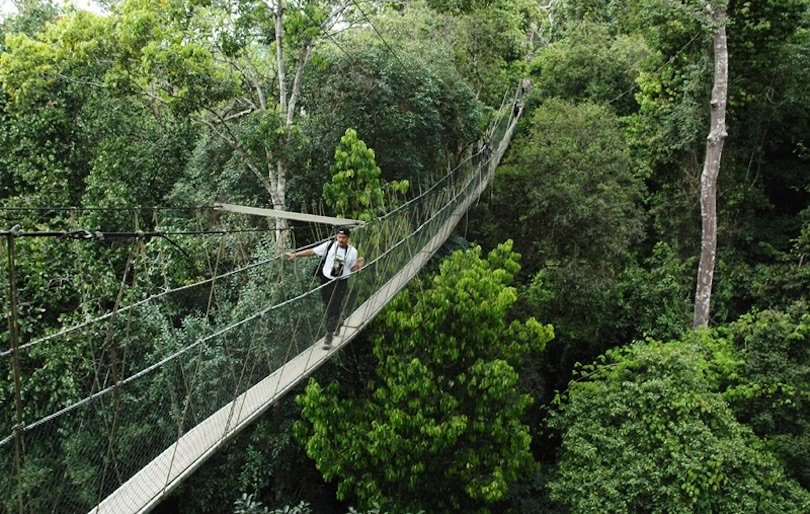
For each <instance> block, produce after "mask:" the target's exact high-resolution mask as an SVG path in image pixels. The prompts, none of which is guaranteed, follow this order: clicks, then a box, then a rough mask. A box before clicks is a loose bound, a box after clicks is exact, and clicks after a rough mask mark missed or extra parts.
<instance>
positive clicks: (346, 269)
mask: <svg viewBox="0 0 810 514" xmlns="http://www.w3.org/2000/svg"><path fill="white" fill-rule="evenodd" d="M330 243H331V244H332V248H329V244H330ZM327 248H329V255H327V256H326V260H325V261H324V263H323V276H324V277H326V278H328V279H333V278H338V277H348V276H349V275H350V274H351V272H352V266H354V263H355V262H357V248H355V247H353V246H351V245H349V246H348V248H341V247H340V246H338V244H337V241H326V242H324V243H321V244H320V245H318V246H316V247H315V248H313V250H314V251H315V255H317V256H318V257H323V255H324V254H325V253H326V250H327ZM334 271H340V274H339V275H337V274H333V272H334Z"/></svg>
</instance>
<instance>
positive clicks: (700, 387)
mask: <svg viewBox="0 0 810 514" xmlns="http://www.w3.org/2000/svg"><path fill="white" fill-rule="evenodd" d="M709 358H710V357H709V356H707V355H706V354H705V353H704V350H702V349H701V347H699V346H695V345H691V344H685V343H682V342H674V343H669V344H661V343H657V342H645V343H636V344H634V345H631V346H628V347H625V348H622V349H619V350H614V351H610V352H608V354H607V355H606V357H602V358H600V359H599V360H598V361H597V362H596V363H594V364H593V365H589V366H584V367H582V369H581V371H580V378H579V379H578V380H576V381H573V382H571V384H570V388H569V390H568V391H567V392H566V393H565V394H564V395H563V397H561V398H560V401H561V403H560V409H559V410H558V411H556V412H554V413H553V414H552V416H551V417H550V421H549V426H550V427H551V428H553V429H555V430H557V431H559V432H560V433H561V434H562V453H561V455H560V459H559V468H558V471H557V476H556V478H555V479H554V480H553V481H552V483H551V484H550V490H551V494H552V498H554V499H556V500H557V501H559V502H561V503H563V504H565V505H567V506H568V507H569V509H570V511H571V512H572V513H577V512H594V511H599V512H640V511H644V512H684V513H686V512H690V513H691V512H707V513H708V512H740V511H745V512H796V513H798V512H805V511H806V510H807V508H808V506H810V494H809V493H808V492H807V491H806V490H804V489H802V488H801V487H800V486H798V484H796V483H795V482H793V481H792V480H789V479H787V478H786V477H785V476H784V473H783V471H782V468H781V465H780V464H779V463H778V462H777V461H776V460H775V459H774V458H773V457H772V456H771V455H770V454H768V453H767V452H766V451H764V449H763V447H762V444H761V443H760V442H759V440H758V439H757V438H756V437H755V436H754V435H753V434H752V433H751V432H750V431H749V430H748V429H747V428H745V427H744V426H743V425H741V424H740V423H739V422H738V421H737V420H736V419H735V418H734V416H733V414H732V412H731V410H730V409H729V407H728V405H727V404H726V402H725V401H724V400H723V397H722V395H721V393H719V392H717V390H716V388H715V387H716V381H715V380H710V377H712V376H715V374H714V373H713V372H712V371H711V370H712V369H713V368H712V366H711V365H710V362H711V361H710V360H709ZM732 369H733V365H732Z"/></svg>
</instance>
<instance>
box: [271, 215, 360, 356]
mask: <svg viewBox="0 0 810 514" xmlns="http://www.w3.org/2000/svg"><path fill="white" fill-rule="evenodd" d="M349 233H350V231H349V228H348V227H339V228H338V229H337V235H336V236H335V240H334V241H325V242H324V243H321V244H320V245H318V246H316V247H315V248H308V249H306V250H301V251H300V252H287V253H285V254H284V255H286V256H287V258H288V259H290V260H293V259H295V258H296V257H308V256H310V255H317V256H318V257H320V258H321V265H319V266H318V278H319V279H320V280H321V284H324V286H323V287H322V288H321V297H322V298H323V303H324V304H325V305H326V338H325V339H324V344H323V348H324V350H328V349H330V348H331V347H332V337H333V336H334V333H335V330H336V329H337V327H338V320H339V319H340V311H341V308H342V306H343V299H344V297H345V296H346V287H347V277H348V276H349V275H350V274H351V273H353V272H355V271H357V270H359V269H360V268H362V267H363V264H364V263H365V260H364V259H363V258H362V257H358V256H357V248H355V247H353V246H351V245H350V244H349Z"/></svg>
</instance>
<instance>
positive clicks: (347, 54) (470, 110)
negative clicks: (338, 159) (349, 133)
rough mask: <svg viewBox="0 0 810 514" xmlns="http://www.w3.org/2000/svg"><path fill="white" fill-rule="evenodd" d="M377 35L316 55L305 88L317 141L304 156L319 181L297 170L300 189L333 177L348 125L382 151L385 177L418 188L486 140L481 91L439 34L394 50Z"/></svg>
mask: <svg viewBox="0 0 810 514" xmlns="http://www.w3.org/2000/svg"><path fill="white" fill-rule="evenodd" d="M403 23H405V21H403ZM382 30H385V28H384V26H383V28H382ZM371 37H375V38H376V35H373V33H372V34H365V33H362V32H361V33H358V34H356V35H355V36H354V37H351V38H347V40H346V41H340V48H337V47H325V48H322V49H321V50H320V51H319V52H318V54H317V55H315V56H314V57H313V62H314V63H315V65H313V66H311V67H309V68H308V69H307V74H306V77H305V78H306V80H305V81H304V84H303V89H302V105H303V106H304V108H305V109H306V110H307V113H308V116H307V118H306V120H304V121H303V125H304V130H305V131H306V133H307V134H308V135H309V136H310V137H311V139H310V144H309V148H307V149H306V153H305V154H303V155H301V156H298V158H299V159H300V162H302V165H301V166H300V167H301V168H305V167H307V166H311V167H312V173H313V174H315V177H316V178H312V176H311V175H306V176H301V177H297V176H295V175H294V176H293V177H292V178H291V181H290V183H291V184H295V185H296V187H299V188H309V187H312V185H311V184H313V183H315V184H320V183H323V182H326V181H327V180H329V179H331V174H330V173H329V172H328V167H327V166H328V165H329V164H327V163H332V162H333V159H334V152H335V148H336V147H337V145H338V144H339V141H340V138H341V137H343V135H344V134H345V130H346V128H347V127H351V128H353V129H354V130H356V131H357V133H358V134H361V135H362V138H363V141H364V142H365V143H366V144H367V145H368V146H369V147H371V148H374V149H375V150H376V152H377V153H376V155H375V158H376V162H377V164H378V165H379V166H380V168H381V169H382V172H383V175H382V176H383V178H384V179H385V180H388V181H394V180H402V179H406V180H408V181H409V183H410V184H412V185H413V186H414V187H420V185H421V187H426V185H427V184H430V183H432V180H433V178H435V177H436V176H437V175H440V174H443V172H444V170H445V169H446V167H447V165H448V163H453V162H458V160H460V158H461V155H462V154H463V152H464V150H465V149H466V148H468V147H470V146H471V145H472V144H473V143H474V142H475V141H476V140H477V139H478V138H479V137H480V120H481V113H480V111H479V106H478V102H477V101H476V98H475V94H474V92H473V91H472V89H471V88H470V87H469V86H468V85H467V84H466V83H465V82H464V80H463V79H462V78H461V76H460V75H459V73H458V72H457V71H456V68H455V66H454V64H453V62H452V60H451V58H450V55H448V54H447V53H446V50H447V49H446V48H445V47H444V46H443V45H436V43H437V42H436V41H435V37H434V36H433V35H423V37H422V39H418V38H417V39H415V40H406V41H401V44H399V45H397V47H396V53H392V51H391V50H390V49H389V48H388V47H387V46H385V45H382V44H376V43H369V38H371ZM428 38H429V39H428ZM388 39H392V41H393V38H392V37H391V36H390V35H388V34H386V40H388ZM390 44H393V43H390ZM403 63H407V64H403ZM502 93H503V91H501V94H502ZM292 187H293V186H292V185H291V189H292ZM317 193H318V194H320V191H317Z"/></svg>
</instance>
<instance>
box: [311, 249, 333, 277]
mask: <svg viewBox="0 0 810 514" xmlns="http://www.w3.org/2000/svg"><path fill="white" fill-rule="evenodd" d="M333 244H335V241H334V240H332V241H331V242H330V243H329V246H327V247H326V253H325V254H323V257H321V260H320V261H319V262H318V265H317V266H315V271H314V272H313V273H312V274H313V275H314V276H316V277H318V278H319V279H321V282H324V281H326V280H328V279H327V278H326V277H325V276H323V265H324V264H326V256H327V255H329V250H331V249H332V245H333Z"/></svg>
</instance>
